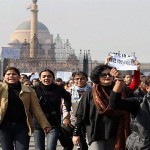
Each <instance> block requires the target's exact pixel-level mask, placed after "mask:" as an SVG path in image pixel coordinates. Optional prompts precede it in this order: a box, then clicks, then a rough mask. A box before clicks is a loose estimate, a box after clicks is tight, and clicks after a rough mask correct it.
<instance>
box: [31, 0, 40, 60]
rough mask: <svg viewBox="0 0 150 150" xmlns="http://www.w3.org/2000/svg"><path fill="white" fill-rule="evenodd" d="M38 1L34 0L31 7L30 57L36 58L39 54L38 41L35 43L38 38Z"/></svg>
mask: <svg viewBox="0 0 150 150" xmlns="http://www.w3.org/2000/svg"><path fill="white" fill-rule="evenodd" d="M36 3H37V0H32V7H31V31H30V43H32V44H30V57H31V58H34V57H36V54H37V49H36V47H37V46H36V45H35V44H36V41H35V38H34V37H35V36H36V37H38V34H37V33H38V32H37V28H38V6H37V4H36Z"/></svg>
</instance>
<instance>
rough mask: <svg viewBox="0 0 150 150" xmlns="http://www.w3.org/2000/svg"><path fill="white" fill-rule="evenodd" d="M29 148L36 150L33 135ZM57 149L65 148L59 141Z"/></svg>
mask: <svg viewBox="0 0 150 150" xmlns="http://www.w3.org/2000/svg"><path fill="white" fill-rule="evenodd" d="M0 150H2V148H1V147H0ZM29 150H35V147H34V139H33V137H31V139H30V148H29ZM57 150H63V147H62V146H61V145H60V143H59V142H58V144H57ZM74 150H77V149H76V147H75V148H74Z"/></svg>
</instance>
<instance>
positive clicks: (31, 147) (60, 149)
mask: <svg viewBox="0 0 150 150" xmlns="http://www.w3.org/2000/svg"><path fill="white" fill-rule="evenodd" d="M29 150H35V146H34V138H33V137H31V139H30V148H29ZM57 150H63V147H62V146H61V145H60V143H59V142H58V144H57Z"/></svg>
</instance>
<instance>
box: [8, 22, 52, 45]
mask: <svg viewBox="0 0 150 150" xmlns="http://www.w3.org/2000/svg"><path fill="white" fill-rule="evenodd" d="M30 30H31V21H30V20H28V21H25V22H23V23H21V24H20V25H19V26H18V27H17V28H16V30H15V31H14V33H13V34H12V35H11V37H10V43H9V45H13V44H16V43H21V44H22V43H23V42H24V40H25V39H26V41H27V42H30ZM37 34H38V40H39V42H40V43H41V44H42V45H43V46H44V44H46V45H47V44H52V43H53V35H52V34H50V32H49V30H48V28H47V27H46V26H45V25H44V24H43V23H42V22H39V21H38V24H37Z"/></svg>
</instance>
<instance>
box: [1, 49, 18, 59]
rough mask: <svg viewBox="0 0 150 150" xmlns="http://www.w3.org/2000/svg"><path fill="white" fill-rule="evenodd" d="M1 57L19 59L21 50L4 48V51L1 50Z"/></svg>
mask: <svg viewBox="0 0 150 150" xmlns="http://www.w3.org/2000/svg"><path fill="white" fill-rule="evenodd" d="M0 56H1V57H2V58H12V59H19V58H20V49H18V48H12V47H2V49H1V50H0Z"/></svg>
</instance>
